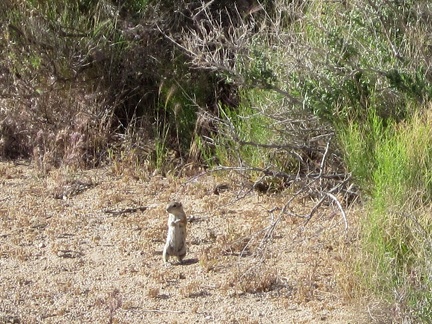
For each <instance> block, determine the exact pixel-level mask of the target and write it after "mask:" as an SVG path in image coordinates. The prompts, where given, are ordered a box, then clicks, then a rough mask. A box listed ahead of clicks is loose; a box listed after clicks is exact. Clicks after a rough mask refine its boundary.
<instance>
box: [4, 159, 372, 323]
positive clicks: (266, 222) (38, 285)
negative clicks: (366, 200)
mask: <svg viewBox="0 0 432 324" xmlns="http://www.w3.org/2000/svg"><path fill="white" fill-rule="evenodd" d="M117 171H118V170H115V169H114V168H113V167H110V168H105V169H97V170H90V171H79V172H78V171H75V172H72V171H68V170H54V171H51V172H50V173H49V174H48V175H41V174H40V173H39V172H38V171H37V170H36V169H35V168H33V167H32V166H31V165H29V166H25V165H14V164H12V163H1V164H0V176H1V178H0V179H1V183H0V186H1V191H0V216H1V218H0V269H1V274H0V279H1V282H0V288H1V290H0V323H5V322H13V323H369V322H371V318H370V317H369V316H368V315H367V311H366V308H365V307H362V306H359V305H358V304H357V303H355V302H353V301H350V299H349V298H347V297H346V296H347V295H349V292H345V293H344V292H343V290H344V289H343V287H344V285H341V284H340V281H341V280H345V279H343V276H341V274H340V270H341V269H342V268H343V266H342V265H343V263H344V262H345V256H344V253H343V250H344V246H346V245H347V244H350V243H349V240H347V236H345V235H344V226H343V222H342V220H341V217H340V214H339V213H338V211H337V209H336V208H335V207H332V206H327V207H323V208H322V209H320V210H319V211H318V213H316V214H315V215H314V218H313V219H312V220H311V221H310V222H309V223H307V225H306V226H305V221H304V219H302V218H299V217H294V216H290V215H288V214H285V215H281V208H282V207H283V206H284V204H285V203H286V202H287V201H288V199H289V198H290V195H291V194H292V193H291V192H290V191H289V190H288V191H286V192H284V193H281V194H277V195H259V194H257V193H256V192H253V191H252V192H250V191H248V190H247V189H246V188H244V187H242V186H241V185H240V184H239V183H237V184H236V181H235V179H234V178H233V177H231V178H230V179H231V180H227V179H223V178H222V176H220V177H214V176H211V175H205V176H201V177H198V178H183V179H175V178H170V177H167V178H164V177H161V176H141V177H136V176H135V175H134V174H133V172H132V173H128V172H123V173H122V174H121V175H120V174H119V172H117ZM237 180H238V179H237ZM74 181H75V182H74ZM77 181H80V182H82V183H90V182H92V183H93V184H94V186H90V187H88V188H84V189H86V190H84V191H82V192H81V193H79V194H77V195H72V194H70V197H69V198H66V199H56V198H55V196H57V198H61V196H62V193H63V191H62V190H63V188H64V187H63V185H65V184H74V183H75V184H76V183H79V182H77ZM223 181H227V182H228V184H229V189H228V190H226V191H224V192H221V193H220V194H219V195H217V194H215V193H214V192H213V190H214V187H215V185H217V184H220V183H221V182H223ZM171 200H178V201H181V202H182V203H183V205H184V209H185V211H186V213H187V214H188V217H189V219H190V222H189V224H188V238H187V243H188V254H187V256H186V258H185V262H184V264H182V265H180V264H177V263H176V262H175V260H174V259H173V263H172V265H170V266H164V265H163V262H162V255H161V254H162V249H163V246H164V240H165V236H166V220H167V213H166V211H165V206H166V204H167V202H169V201H171ZM313 205H314V202H313V200H312V199H310V200H304V201H298V202H296V205H295V206H296V212H297V213H307V212H308V211H310V208H312V207H313ZM349 217H350V214H349V213H348V222H350V219H349ZM276 220H278V222H277V223H276V224H275V221H276ZM272 224H273V225H275V226H273V227H271V226H270V225H272ZM271 229H272V230H273V231H271ZM341 278H342V279H341ZM348 286H349V285H345V287H348ZM341 287H342V288H341Z"/></svg>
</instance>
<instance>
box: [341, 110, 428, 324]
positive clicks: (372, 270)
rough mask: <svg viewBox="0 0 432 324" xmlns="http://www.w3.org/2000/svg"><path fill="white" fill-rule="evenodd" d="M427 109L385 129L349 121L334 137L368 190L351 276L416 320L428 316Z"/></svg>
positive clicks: (403, 314) (403, 313) (373, 122)
mask: <svg viewBox="0 0 432 324" xmlns="http://www.w3.org/2000/svg"><path fill="white" fill-rule="evenodd" d="M428 107H429V106H428ZM429 109H430V108H428V109H424V110H422V111H421V112H419V113H416V114H414V115H413V116H412V117H411V118H407V119H406V120H405V121H403V122H394V123H391V124H389V125H387V127H386V128H383V126H382V124H380V123H379V122H377V121H376V119H377V117H374V118H372V119H371V123H372V125H369V126H370V127H369V128H367V127H364V128H363V130H362V131H360V130H359V129H358V128H350V129H349V131H347V133H345V134H344V135H343V136H342V137H343V138H344V139H345V142H344V144H343V146H344V147H345V149H346V153H347V156H350V157H349V158H347V160H348V163H349V165H350V168H351V170H353V173H354V175H355V176H358V177H359V178H360V179H361V180H362V181H361V183H363V186H362V187H363V188H367V189H368V191H367V196H368V198H367V200H366V201H367V202H366V206H365V210H364V211H365V216H364V218H363V219H362V220H361V231H360V237H361V239H360V241H361V247H362V251H361V252H360V256H359V263H360V269H361V272H362V273H361V274H358V275H359V276H360V277H362V278H363V281H362V282H363V284H364V285H365V287H367V290H368V291H373V292H374V294H375V295H378V296H380V297H381V298H384V299H386V300H387V301H388V302H389V303H390V304H391V305H392V306H393V307H395V309H398V313H397V314H396V315H397V316H401V317H404V318H412V319H417V320H418V319H423V320H425V319H428V318H430V316H432V309H431V308H430V306H428V305H430V301H431V298H432V294H431V289H432V285H431V284H430V279H431V276H432V268H431V262H430V260H431V258H432V250H431V247H432V245H431V243H432V220H431V218H430V213H431V207H430V206H431V202H432V186H431V183H432V164H431V163H432V129H431V128H430V124H431V122H432V115H431V113H430V111H429ZM371 129H375V130H379V131H380V132H379V133H380V136H379V137H377V136H376V134H377V132H374V131H370V130H371ZM347 134H348V135H347ZM371 143H373V146H371ZM361 150H362V152H363V155H362V154H361ZM356 158H358V161H356ZM357 165H359V167H357ZM366 184H367V185H366ZM365 287H363V288H365Z"/></svg>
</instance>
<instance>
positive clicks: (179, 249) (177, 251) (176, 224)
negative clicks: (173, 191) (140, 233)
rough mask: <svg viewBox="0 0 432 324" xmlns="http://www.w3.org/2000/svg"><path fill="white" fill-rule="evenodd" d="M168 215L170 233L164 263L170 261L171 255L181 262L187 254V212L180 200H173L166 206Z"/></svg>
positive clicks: (164, 252)
mask: <svg viewBox="0 0 432 324" xmlns="http://www.w3.org/2000/svg"><path fill="white" fill-rule="evenodd" d="M166 210H167V212H168V213H169V217H168V235H167V240H166V244H165V247H164V250H163V260H164V263H165V264H167V263H168V257H169V256H177V258H178V260H179V262H180V263H181V262H182V261H183V258H184V257H185V255H186V225H187V219H186V214H185V212H184V211H183V206H182V204H181V203H179V202H176V201H174V202H171V203H169V204H168V205H167V207H166Z"/></svg>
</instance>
